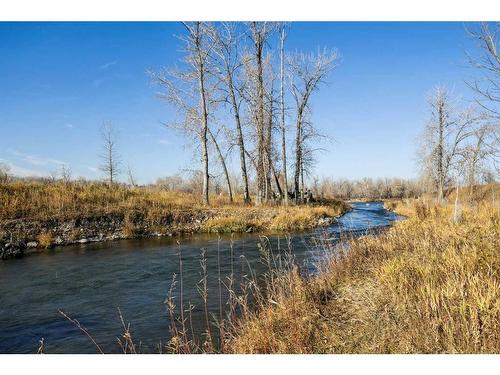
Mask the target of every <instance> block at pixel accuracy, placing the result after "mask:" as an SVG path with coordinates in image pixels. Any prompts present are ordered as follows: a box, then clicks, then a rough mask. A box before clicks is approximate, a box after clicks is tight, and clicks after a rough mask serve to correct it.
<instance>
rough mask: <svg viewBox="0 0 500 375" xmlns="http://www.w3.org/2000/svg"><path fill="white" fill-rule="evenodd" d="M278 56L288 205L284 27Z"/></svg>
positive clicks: (282, 149) (282, 150)
mask: <svg viewBox="0 0 500 375" xmlns="http://www.w3.org/2000/svg"><path fill="white" fill-rule="evenodd" d="M280 58H281V64H280V65H281V71H280V76H281V77H280V78H281V93H280V98H281V157H282V159H283V188H284V190H285V195H284V201H283V202H284V204H285V206H288V177H287V173H286V127H285V29H281V35H280Z"/></svg>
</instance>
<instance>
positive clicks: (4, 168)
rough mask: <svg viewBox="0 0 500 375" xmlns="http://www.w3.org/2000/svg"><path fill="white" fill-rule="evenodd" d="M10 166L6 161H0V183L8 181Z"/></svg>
mask: <svg viewBox="0 0 500 375" xmlns="http://www.w3.org/2000/svg"><path fill="white" fill-rule="evenodd" d="M9 176H10V166H9V165H8V164H6V163H3V162H0V183H5V182H7V181H9Z"/></svg>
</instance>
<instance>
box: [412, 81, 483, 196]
mask: <svg viewBox="0 0 500 375" xmlns="http://www.w3.org/2000/svg"><path fill="white" fill-rule="evenodd" d="M428 103H429V106H430V108H431V118H430V121H429V122H428V123H427V125H426V127H425V129H424V132H423V134H422V139H421V146H420V147H421V148H420V150H419V161H420V163H421V168H422V171H423V172H424V174H426V175H427V176H428V177H429V179H430V180H431V181H432V182H433V183H434V186H435V188H436V190H437V198H438V201H439V202H441V201H442V200H443V198H444V189H445V187H446V186H447V185H448V183H449V182H450V178H451V171H452V169H453V168H454V167H456V166H457V163H458V162H459V161H460V158H459V156H460V154H461V153H462V152H463V150H462V147H463V146H464V141H465V140H467V138H468V137H470V135H471V134H472V133H471V126H472V124H474V122H475V121H477V117H476V116H475V115H474V114H473V111H472V110H470V109H466V110H458V109H456V108H455V106H454V103H453V101H452V99H451V97H450V94H449V93H448V91H447V89H446V88H444V87H436V88H435V89H434V90H433V91H432V92H431V94H430V95H429V98H428Z"/></svg>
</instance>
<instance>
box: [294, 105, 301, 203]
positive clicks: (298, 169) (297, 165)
mask: <svg viewBox="0 0 500 375" xmlns="http://www.w3.org/2000/svg"><path fill="white" fill-rule="evenodd" d="M301 170H302V112H301V109H300V108H299V111H298V113H297V124H296V134H295V176H294V189H295V203H298V202H299V194H300V188H299V184H300V172H301Z"/></svg>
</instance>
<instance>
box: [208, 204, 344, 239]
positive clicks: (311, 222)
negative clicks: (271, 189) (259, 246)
mask: <svg viewBox="0 0 500 375" xmlns="http://www.w3.org/2000/svg"><path fill="white" fill-rule="evenodd" d="M348 209H349V206H347V205H346V204H345V203H344V202H342V201H334V200H331V201H328V202H325V203H324V205H321V206H290V207H270V206H263V207H252V208H250V207H246V208H243V209H241V208H234V207H232V208H230V209H227V210H226V209H221V210H220V212H219V215H218V216H217V217H214V218H212V219H209V220H208V221H207V222H206V223H205V224H204V228H205V230H206V231H207V232H217V233H229V232H245V231H254V230H272V231H287V232H291V231H300V230H306V229H311V228H314V227H317V226H318V223H319V221H320V219H324V218H335V217H337V216H340V215H341V214H342V213H344V212H345V211H346V210H348Z"/></svg>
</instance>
